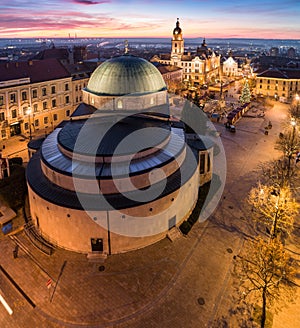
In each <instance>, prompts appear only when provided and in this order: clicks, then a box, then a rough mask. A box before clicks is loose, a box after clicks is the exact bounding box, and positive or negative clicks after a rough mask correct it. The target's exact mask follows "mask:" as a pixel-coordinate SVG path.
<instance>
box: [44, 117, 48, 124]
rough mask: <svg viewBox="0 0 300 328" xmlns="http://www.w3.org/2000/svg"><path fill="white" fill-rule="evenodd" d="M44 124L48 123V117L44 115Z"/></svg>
mask: <svg viewBox="0 0 300 328" xmlns="http://www.w3.org/2000/svg"><path fill="white" fill-rule="evenodd" d="M44 124H48V117H47V116H46V117H44Z"/></svg>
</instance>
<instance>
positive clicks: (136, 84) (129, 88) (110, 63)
mask: <svg viewBox="0 0 300 328" xmlns="http://www.w3.org/2000/svg"><path fill="white" fill-rule="evenodd" d="M166 89H167V88H166V84H165V82H164V80H163V78H162V75H161V74H160V72H159V70H158V69H157V68H156V67H155V66H154V65H153V64H151V63H150V62H148V61H147V60H145V59H142V58H139V57H135V56H131V55H124V56H120V57H115V58H112V59H109V60H107V61H105V62H104V63H103V64H101V65H100V66H99V67H97V69H96V70H95V71H94V72H93V74H92V75H91V77H90V80H89V83H88V85H87V91H89V92H92V93H94V94H97V95H100V96H101V95H104V96H105V95H107V96H122V95H128V94H137V93H138V94H139V93H152V92H158V91H162V90H166Z"/></svg>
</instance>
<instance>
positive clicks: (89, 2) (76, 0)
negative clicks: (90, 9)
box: [72, 0, 110, 5]
mask: <svg viewBox="0 0 300 328" xmlns="http://www.w3.org/2000/svg"><path fill="white" fill-rule="evenodd" d="M72 2H73V3H79V4H81V5H100V4H103V3H110V1H109V0H103V1H93V0H72Z"/></svg>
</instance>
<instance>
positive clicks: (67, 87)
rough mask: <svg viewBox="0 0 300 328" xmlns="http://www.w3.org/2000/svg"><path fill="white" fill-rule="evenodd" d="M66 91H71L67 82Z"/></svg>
mask: <svg viewBox="0 0 300 328" xmlns="http://www.w3.org/2000/svg"><path fill="white" fill-rule="evenodd" d="M65 91H69V84H68V83H67V84H65Z"/></svg>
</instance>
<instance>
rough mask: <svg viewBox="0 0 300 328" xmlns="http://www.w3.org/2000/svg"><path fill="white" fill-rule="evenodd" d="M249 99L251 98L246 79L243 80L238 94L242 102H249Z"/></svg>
mask: <svg viewBox="0 0 300 328" xmlns="http://www.w3.org/2000/svg"><path fill="white" fill-rule="evenodd" d="M250 100H251V92H250V87H249V83H248V80H245V83H244V86H243V90H242V94H241V96H240V102H241V103H242V104H246V103H249V102H250Z"/></svg>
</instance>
